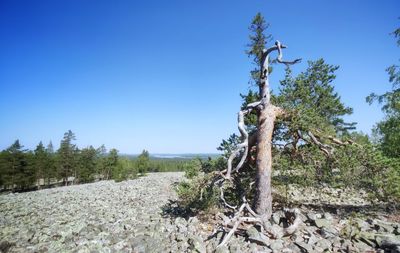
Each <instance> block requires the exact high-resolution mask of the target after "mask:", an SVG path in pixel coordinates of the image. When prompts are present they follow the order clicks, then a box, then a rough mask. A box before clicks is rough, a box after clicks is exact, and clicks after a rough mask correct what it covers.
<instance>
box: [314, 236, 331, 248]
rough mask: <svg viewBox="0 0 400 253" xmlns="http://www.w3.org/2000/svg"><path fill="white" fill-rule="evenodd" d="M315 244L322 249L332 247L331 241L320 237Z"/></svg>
mask: <svg viewBox="0 0 400 253" xmlns="http://www.w3.org/2000/svg"><path fill="white" fill-rule="evenodd" d="M315 246H317V247H320V248H322V249H323V250H330V249H331V247H332V243H331V242H330V241H329V240H327V239H323V238H322V239H321V240H319V241H318V242H317V243H316V244H315Z"/></svg>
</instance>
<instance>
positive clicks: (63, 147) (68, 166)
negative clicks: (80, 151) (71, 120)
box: [57, 130, 77, 185]
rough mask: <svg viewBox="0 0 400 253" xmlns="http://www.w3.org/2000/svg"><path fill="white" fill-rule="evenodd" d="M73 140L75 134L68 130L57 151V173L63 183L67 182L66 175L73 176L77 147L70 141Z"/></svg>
mask: <svg viewBox="0 0 400 253" xmlns="http://www.w3.org/2000/svg"><path fill="white" fill-rule="evenodd" d="M73 140H75V134H74V133H73V132H72V131H71V130H68V132H66V133H65V134H64V138H63V139H62V140H61V143H60V148H59V149H58V151H57V163H58V175H59V177H60V178H62V180H63V183H64V185H67V184H68V177H71V176H73V175H74V174H75V173H74V172H75V170H76V162H77V161H76V158H77V157H76V153H77V148H76V146H75V144H73V143H72V141H73Z"/></svg>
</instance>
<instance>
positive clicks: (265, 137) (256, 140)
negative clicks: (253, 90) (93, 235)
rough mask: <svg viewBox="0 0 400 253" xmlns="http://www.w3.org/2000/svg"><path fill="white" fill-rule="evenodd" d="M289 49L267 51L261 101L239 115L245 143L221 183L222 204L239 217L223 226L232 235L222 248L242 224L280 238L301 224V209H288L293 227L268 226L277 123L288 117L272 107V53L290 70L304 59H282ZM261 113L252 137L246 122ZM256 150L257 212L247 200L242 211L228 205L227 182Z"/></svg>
mask: <svg viewBox="0 0 400 253" xmlns="http://www.w3.org/2000/svg"><path fill="white" fill-rule="evenodd" d="M284 48H286V46H285V45H282V44H281V43H280V42H279V41H276V43H275V45H274V46H272V47H270V48H268V49H264V50H263V55H262V58H261V59H262V60H261V63H260V82H259V94H260V100H259V101H257V102H254V103H250V104H248V105H247V106H246V107H245V108H244V109H242V110H241V111H239V113H238V128H239V131H240V133H241V137H242V142H241V143H240V144H238V145H237V147H236V149H235V150H234V151H233V152H232V153H231V155H230V156H229V159H228V168H227V169H226V170H224V171H222V172H221V179H219V180H217V183H218V184H219V187H220V191H221V195H220V198H221V200H222V202H223V203H224V204H225V206H227V207H228V208H231V209H233V210H234V211H235V215H234V216H233V218H231V219H225V221H224V224H223V226H225V227H230V228H231V229H230V231H229V233H228V234H227V235H226V236H225V237H224V240H223V241H222V242H221V243H220V245H219V247H220V246H222V245H225V244H227V242H228V241H229V239H230V238H231V236H232V235H233V234H234V233H235V232H236V230H237V229H238V227H239V225H240V224H241V223H242V222H245V223H258V224H260V225H261V226H262V228H263V229H264V232H265V233H266V234H268V235H269V236H270V237H273V238H279V237H282V236H284V235H287V234H291V233H293V232H294V231H295V230H296V228H297V226H298V225H299V223H300V218H299V217H298V210H297V209H286V210H285V212H287V213H288V214H290V215H291V216H292V219H291V221H292V224H291V225H290V226H289V227H287V228H285V229H283V228H280V227H279V228H278V227H273V226H271V225H270V223H269V222H268V221H269V219H270V218H271V215H272V186H271V177H272V134H273V131H274V124H275V120H276V119H277V118H278V117H281V116H283V115H284V114H285V111H284V110H283V109H282V108H280V107H277V106H275V105H273V104H272V103H271V91H270V86H269V74H270V73H269V63H270V56H271V54H272V53H274V52H277V54H278V56H277V58H276V62H278V63H281V64H284V65H286V66H288V65H292V64H295V63H298V62H300V60H301V59H296V60H294V61H284V60H283V59H282V49H284ZM253 111H256V112H257V131H256V132H255V133H253V134H252V135H251V136H249V134H248V132H247V130H246V126H245V123H244V118H245V116H246V115H248V114H249V113H251V112H253ZM254 145H255V146H256V150H257V159H256V168H257V172H256V180H255V187H256V196H255V199H254V204H253V207H254V210H253V208H252V207H251V206H250V204H249V203H248V202H247V200H246V198H245V197H243V202H242V204H241V205H240V207H237V206H232V205H230V204H228V203H227V202H226V201H225V199H224V182H226V181H229V180H231V176H232V173H236V172H238V171H239V170H240V169H241V167H242V166H243V165H244V164H245V162H246V159H248V153H249V149H250V148H252V147H253V146H254ZM238 156H241V157H240V161H239V163H238V164H237V165H236V166H235V168H232V162H233V160H234V159H235V158H236V157H238Z"/></svg>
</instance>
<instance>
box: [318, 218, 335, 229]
mask: <svg viewBox="0 0 400 253" xmlns="http://www.w3.org/2000/svg"><path fill="white" fill-rule="evenodd" d="M331 222H332V221H330V220H328V219H315V225H316V226H317V227H318V228H328V227H330V226H331Z"/></svg>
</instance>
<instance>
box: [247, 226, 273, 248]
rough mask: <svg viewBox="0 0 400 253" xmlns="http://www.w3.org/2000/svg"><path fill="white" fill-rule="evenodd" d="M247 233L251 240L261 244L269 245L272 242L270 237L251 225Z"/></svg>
mask: <svg viewBox="0 0 400 253" xmlns="http://www.w3.org/2000/svg"><path fill="white" fill-rule="evenodd" d="M246 233H247V235H248V237H249V239H250V241H253V242H256V243H258V244H261V245H265V246H269V245H270V244H271V242H270V239H269V238H268V237H267V236H265V235H264V234H263V233H261V232H259V231H258V230H257V229H256V228H255V227H253V226H252V227H250V228H249V229H247V230H246Z"/></svg>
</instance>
